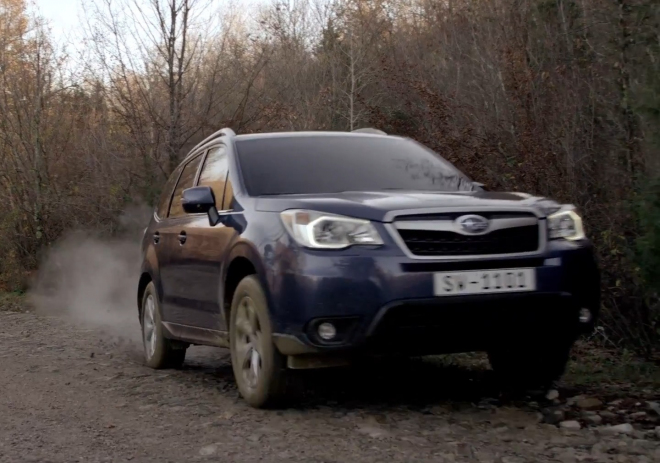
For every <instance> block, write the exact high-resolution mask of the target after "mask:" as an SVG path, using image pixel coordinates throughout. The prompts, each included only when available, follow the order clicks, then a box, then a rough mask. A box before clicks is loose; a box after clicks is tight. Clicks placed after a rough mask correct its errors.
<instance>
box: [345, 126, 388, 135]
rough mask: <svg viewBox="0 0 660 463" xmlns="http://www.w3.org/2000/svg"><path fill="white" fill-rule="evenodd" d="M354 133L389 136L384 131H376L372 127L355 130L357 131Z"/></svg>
mask: <svg viewBox="0 0 660 463" xmlns="http://www.w3.org/2000/svg"><path fill="white" fill-rule="evenodd" d="M353 132H359V133H375V134H378V135H387V134H386V133H385V132H383V131H382V130H378V129H374V128H371V127H364V128H362V129H355V130H353Z"/></svg>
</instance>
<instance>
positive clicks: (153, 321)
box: [141, 282, 187, 369]
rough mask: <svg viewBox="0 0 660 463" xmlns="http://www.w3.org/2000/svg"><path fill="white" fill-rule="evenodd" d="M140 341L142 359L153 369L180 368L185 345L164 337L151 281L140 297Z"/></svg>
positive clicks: (156, 296)
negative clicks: (142, 351) (142, 352)
mask: <svg viewBox="0 0 660 463" xmlns="http://www.w3.org/2000/svg"><path fill="white" fill-rule="evenodd" d="M141 321H142V342H143V345H144V360H145V364H146V365H147V366H148V367H151V368H154V369H162V368H180V367H181V365H183V361H184V360H185V358H186V348H187V346H186V345H185V344H182V343H178V342H176V341H172V340H170V339H167V338H165V336H164V335H163V326H162V323H161V318H160V304H159V301H158V295H157V294H156V287H155V286H154V284H153V282H152V283H149V285H147V288H146V289H145V291H144V296H143V297H142V320H141Z"/></svg>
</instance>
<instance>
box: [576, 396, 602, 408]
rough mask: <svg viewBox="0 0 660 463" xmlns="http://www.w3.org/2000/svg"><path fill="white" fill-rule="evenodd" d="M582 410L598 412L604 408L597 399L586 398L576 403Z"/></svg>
mask: <svg viewBox="0 0 660 463" xmlns="http://www.w3.org/2000/svg"><path fill="white" fill-rule="evenodd" d="M575 404H576V405H577V406H578V408H581V409H582V410H598V409H599V408H601V407H602V406H603V402H601V401H600V400H599V399H596V398H595V397H585V398H583V399H580V400H578V401H577V402H576V403H575Z"/></svg>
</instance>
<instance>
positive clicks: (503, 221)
mask: <svg viewBox="0 0 660 463" xmlns="http://www.w3.org/2000/svg"><path fill="white" fill-rule="evenodd" d="M480 212H481V213H486V212H498V213H507V212H526V213H530V214H533V215H534V216H535V217H516V218H499V219H498V218H496V219H491V220H490V226H489V227H488V229H487V230H486V231H485V232H484V233H481V234H477V235H475V234H470V233H465V232H464V231H463V230H460V229H459V227H458V226H457V224H456V222H455V221H454V220H405V218H406V216H411V215H416V216H425V215H429V216H430V215H434V214H442V213H460V214H461V215H463V214H465V215H468V214H479V213H480ZM388 215H389V216H390V217H388V218H389V219H390V220H391V221H392V222H391V223H385V224H384V226H385V228H386V229H387V231H388V233H389V234H390V236H391V237H392V239H393V240H394V241H395V242H396V243H397V245H398V246H399V248H400V249H401V250H402V251H403V252H404V254H405V255H406V256H407V257H409V258H410V259H415V260H436V261H442V260H449V261H451V260H486V259H497V258H506V257H529V256H535V255H539V254H541V253H543V252H544V251H545V249H546V246H547V242H548V237H547V226H546V220H545V217H543V216H542V215H541V214H540V213H539V212H538V211H536V210H535V209H532V208H522V207H521V208H510V207H507V208H501V209H500V208H493V207H492V206H490V207H469V208H465V207H462V208H457V207H448V208H441V209H417V210H405V211H393V212H390V213H389V214H388ZM397 217H401V219H402V220H396V219H397ZM536 224H538V232H539V239H538V243H539V246H538V249H536V250H534V251H530V252H519V253H509V254H506V253H505V254H477V255H438V256H420V255H416V254H413V253H412V252H411V251H410V249H409V248H408V246H407V245H406V243H405V242H404V240H403V238H402V237H401V235H400V234H399V232H398V230H428V231H451V232H455V233H459V234H462V235H466V236H483V235H487V234H488V233H490V232H492V231H494V230H502V229H507V228H517V227H524V226H531V225H536Z"/></svg>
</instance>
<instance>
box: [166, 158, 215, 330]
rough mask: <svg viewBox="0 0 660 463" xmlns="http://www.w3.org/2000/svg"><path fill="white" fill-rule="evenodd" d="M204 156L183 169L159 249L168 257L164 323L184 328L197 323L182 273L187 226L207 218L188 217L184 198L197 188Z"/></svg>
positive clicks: (193, 160)
mask: <svg viewBox="0 0 660 463" xmlns="http://www.w3.org/2000/svg"><path fill="white" fill-rule="evenodd" d="M202 157H203V156H202V154H201V153H200V154H199V155H198V156H196V157H194V158H192V159H191V160H190V161H188V162H187V163H186V164H185V165H183V166H182V167H181V169H182V171H181V175H180V176H179V178H178V181H177V184H176V187H175V188H174V192H173V193H172V198H171V201H170V205H169V209H168V213H167V218H166V219H164V220H163V221H162V222H161V223H160V227H159V233H160V241H161V243H160V244H159V247H160V248H161V253H162V254H163V256H164V259H163V261H162V262H160V278H161V285H162V288H163V299H162V306H163V307H162V309H163V320H164V321H167V322H170V323H178V324H182V325H191V324H193V325H194V323H195V320H194V317H192V316H191V315H192V314H190V313H189V311H187V310H186V307H187V306H188V305H189V304H188V303H187V301H186V297H188V294H189V292H188V291H187V290H186V287H185V285H186V281H185V278H184V275H182V274H181V272H180V271H179V269H178V266H179V262H180V259H181V255H182V251H183V247H184V246H185V242H186V237H185V233H184V234H182V232H183V231H184V230H185V227H186V224H187V223H188V222H189V221H190V220H194V218H195V217H198V218H199V217H205V215H204V214H186V213H185V212H184V211H183V206H182V205H181V194H182V193H183V190H185V189H186V188H190V187H192V186H193V185H194V184H195V181H196V179H197V174H198V171H199V167H200V164H201V162H202Z"/></svg>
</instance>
